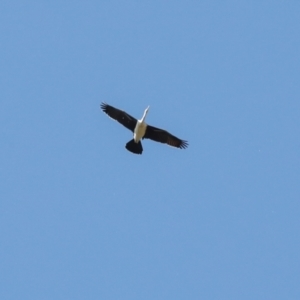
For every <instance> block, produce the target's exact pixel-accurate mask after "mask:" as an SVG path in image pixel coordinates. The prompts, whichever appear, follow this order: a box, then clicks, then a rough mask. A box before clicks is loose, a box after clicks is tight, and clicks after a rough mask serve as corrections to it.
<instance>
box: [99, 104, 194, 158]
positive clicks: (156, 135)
mask: <svg viewBox="0 0 300 300" xmlns="http://www.w3.org/2000/svg"><path fill="white" fill-rule="evenodd" d="M100 107H101V109H102V110H103V111H104V112H105V113H106V114H107V115H108V116H109V117H110V118H112V119H114V120H116V121H118V122H119V123H121V124H122V125H123V126H125V127H126V128H127V129H129V130H130V131H132V132H133V139H132V140H130V141H129V142H128V143H127V144H126V146H125V148H126V149H127V150H128V151H130V152H132V153H135V154H142V152H143V147H142V143H141V140H142V139H150V140H153V141H155V142H160V143H163V144H167V145H169V146H172V147H177V148H180V149H185V148H187V146H188V142H187V141H184V140H181V139H179V138H177V137H176V136H174V135H172V134H171V133H169V132H168V131H166V130H163V129H160V128H156V127H153V126H150V125H148V124H146V123H145V118H146V115H147V113H148V110H149V106H148V107H147V108H146V109H145V111H144V114H143V117H142V118H141V119H140V120H137V119H135V118H133V117H132V116H130V115H129V114H128V113H126V112H125V111H123V110H120V109H117V108H115V107H113V106H110V105H108V104H106V103H103V102H102V103H101V105H100Z"/></svg>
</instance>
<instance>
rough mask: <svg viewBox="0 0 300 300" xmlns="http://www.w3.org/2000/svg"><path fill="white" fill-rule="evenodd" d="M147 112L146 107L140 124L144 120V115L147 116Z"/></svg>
mask: <svg viewBox="0 0 300 300" xmlns="http://www.w3.org/2000/svg"><path fill="white" fill-rule="evenodd" d="M147 112H148V107H147V108H146V109H145V111H144V114H143V117H142V118H141V122H144V120H145V118H146V115H147Z"/></svg>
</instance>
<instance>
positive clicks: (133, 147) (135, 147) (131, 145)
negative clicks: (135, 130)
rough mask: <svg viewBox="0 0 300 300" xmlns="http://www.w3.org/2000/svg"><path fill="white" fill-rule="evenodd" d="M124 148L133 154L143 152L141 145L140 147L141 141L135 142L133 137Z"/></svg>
mask: <svg viewBox="0 0 300 300" xmlns="http://www.w3.org/2000/svg"><path fill="white" fill-rule="evenodd" d="M125 148H126V149H127V150H128V151H130V152H132V153H135V154H142V152H143V147H142V143H141V141H138V142H137V143H136V142H135V141H134V139H132V140H131V141H129V142H128V143H127V144H126V146H125Z"/></svg>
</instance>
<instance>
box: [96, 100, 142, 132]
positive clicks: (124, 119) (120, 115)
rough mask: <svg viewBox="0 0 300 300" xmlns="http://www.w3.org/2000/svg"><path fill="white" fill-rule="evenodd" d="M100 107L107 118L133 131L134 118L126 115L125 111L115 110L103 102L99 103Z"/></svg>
mask: <svg viewBox="0 0 300 300" xmlns="http://www.w3.org/2000/svg"><path fill="white" fill-rule="evenodd" d="M100 107H101V109H102V110H103V111H104V112H105V113H106V114H108V116H109V117H111V118H112V119H114V120H116V121H118V122H119V123H121V124H122V125H123V126H125V127H126V128H128V129H129V130H131V131H132V132H133V131H134V128H135V125H136V122H137V120H136V119H135V118H133V117H132V116H130V115H129V114H127V113H126V112H125V111H123V110H120V109H117V108H115V107H113V106H110V105H108V104H106V103H103V102H102V103H101V105H100Z"/></svg>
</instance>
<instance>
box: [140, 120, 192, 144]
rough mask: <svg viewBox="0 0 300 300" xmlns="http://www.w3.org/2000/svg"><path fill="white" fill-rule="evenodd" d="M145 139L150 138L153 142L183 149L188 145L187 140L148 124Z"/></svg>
mask: <svg viewBox="0 0 300 300" xmlns="http://www.w3.org/2000/svg"><path fill="white" fill-rule="evenodd" d="M143 138H145V139H151V140H153V141H155V142H160V143H164V144H168V145H170V146H173V147H177V148H180V149H185V148H187V146H188V142H187V141H184V140H181V139H179V138H177V137H176V136H174V135H172V134H171V133H169V132H168V131H166V130H163V129H159V128H156V127H153V126H150V125H148V126H147V128H146V132H145V135H144V137H143Z"/></svg>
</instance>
